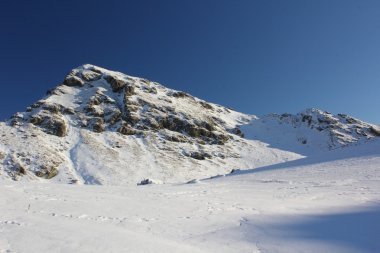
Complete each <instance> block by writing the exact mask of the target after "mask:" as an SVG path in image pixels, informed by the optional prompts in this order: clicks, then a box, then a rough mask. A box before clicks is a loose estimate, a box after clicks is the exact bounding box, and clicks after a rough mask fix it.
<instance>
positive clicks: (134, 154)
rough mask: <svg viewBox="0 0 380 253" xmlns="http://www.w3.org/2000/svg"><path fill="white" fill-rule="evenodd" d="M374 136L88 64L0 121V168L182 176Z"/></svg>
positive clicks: (329, 119)
mask: <svg viewBox="0 0 380 253" xmlns="http://www.w3.org/2000/svg"><path fill="white" fill-rule="evenodd" d="M244 135H245V136H244ZM379 135H380V130H379V129H378V127H377V126H375V125H371V124H368V123H365V122H362V121H360V120H357V119H355V118H352V117H350V116H347V115H343V114H338V115H332V114H330V113H328V112H324V111H321V110H318V109H307V110H305V111H303V112H300V113H298V114H296V115H292V114H281V115H278V114H271V115H268V116H264V117H262V118H257V117H256V116H253V115H247V114H243V113H239V112H236V111H233V110H231V109H228V108H225V107H223V106H220V105H217V104H213V103H208V102H206V101H204V100H201V99H199V98H196V97H193V96H191V95H189V94H187V93H186V92H182V91H176V90H173V89H169V88H167V87H164V86H162V85H160V84H159V83H157V82H153V81H150V80H147V79H144V78H139V77H133V76H129V75H125V74H123V73H120V72H115V71H110V70H107V69H104V68H100V67H97V66H94V65H90V64H85V65H82V66H80V67H77V68H75V69H73V70H71V71H70V72H69V74H68V75H67V76H66V77H65V78H64V80H63V82H62V83H61V84H60V85H58V86H57V87H55V88H53V89H51V90H49V91H48V92H47V94H46V96H45V97H44V98H43V99H41V100H39V101H37V102H36V103H34V104H32V105H31V106H29V107H27V108H26V111H25V112H21V113H16V114H15V115H14V116H13V117H12V118H11V119H10V120H9V121H7V122H4V123H3V122H0V167H2V168H3V170H0V177H7V178H12V179H14V180H22V179H25V180H26V179H28V180H29V179H30V180H35V179H39V178H44V179H53V178H54V179H53V180H55V181H57V182H64V183H84V184H112V185H120V184H128V183H133V184H136V183H139V184H145V183H146V182H179V181H180V182H184V181H186V180H190V179H194V178H204V177H209V176H214V175H217V174H225V173H228V172H230V171H231V170H232V169H237V168H252V167H256V166H265V165H270V164H274V163H280V162H286V161H289V160H294V159H298V158H300V157H303V155H305V154H309V153H311V152H308V150H312V152H314V153H315V152H324V151H326V149H327V150H329V149H333V148H337V147H341V146H344V145H348V144H350V143H356V142H359V141H361V140H368V139H371V138H374V137H375V136H379Z"/></svg>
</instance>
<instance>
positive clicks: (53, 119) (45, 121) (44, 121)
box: [30, 114, 68, 137]
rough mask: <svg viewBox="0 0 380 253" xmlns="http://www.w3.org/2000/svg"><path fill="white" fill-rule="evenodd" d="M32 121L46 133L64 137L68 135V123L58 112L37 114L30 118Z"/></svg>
mask: <svg viewBox="0 0 380 253" xmlns="http://www.w3.org/2000/svg"><path fill="white" fill-rule="evenodd" d="M30 123H32V124H33V125H36V126H39V127H41V128H42V129H43V130H45V132H46V133H48V134H52V135H56V136H59V137H63V136H66V135H67V129H68V128H67V124H66V122H65V120H64V119H62V118H61V117H60V116H59V115H56V114H43V115H36V116H33V117H32V118H31V119H30Z"/></svg>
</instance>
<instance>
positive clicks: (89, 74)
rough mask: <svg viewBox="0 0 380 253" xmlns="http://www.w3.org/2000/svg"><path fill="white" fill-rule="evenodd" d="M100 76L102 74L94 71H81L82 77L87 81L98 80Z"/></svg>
mask: <svg viewBox="0 0 380 253" xmlns="http://www.w3.org/2000/svg"><path fill="white" fill-rule="evenodd" d="M101 77H102V74H100V73H97V72H94V71H92V70H83V71H82V78H83V79H84V80H85V81H87V82H92V81H96V80H99V79H100V78H101Z"/></svg>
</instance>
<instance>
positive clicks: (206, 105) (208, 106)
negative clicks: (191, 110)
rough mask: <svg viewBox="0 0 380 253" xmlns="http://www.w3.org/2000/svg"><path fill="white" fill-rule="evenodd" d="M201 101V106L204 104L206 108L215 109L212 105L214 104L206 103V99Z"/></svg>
mask: <svg viewBox="0 0 380 253" xmlns="http://www.w3.org/2000/svg"><path fill="white" fill-rule="evenodd" d="M199 103H200V104H201V106H203V107H204V108H206V109H209V110H212V109H214V107H212V105H210V104H209V103H206V102H204V101H199Z"/></svg>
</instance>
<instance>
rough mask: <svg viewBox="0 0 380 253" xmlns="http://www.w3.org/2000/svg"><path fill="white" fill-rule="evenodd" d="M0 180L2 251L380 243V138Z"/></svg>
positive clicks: (314, 248)
mask: <svg viewBox="0 0 380 253" xmlns="http://www.w3.org/2000/svg"><path fill="white" fill-rule="evenodd" d="M47 182H48V181H44V182H43V183H42V182H39V183H38V182H10V181H3V182H2V183H1V186H0V191H1V197H0V213H1V217H0V252H31V253H33V252H62V253H63V252H144V253H147V252H233V253H235V252H250V253H252V252H261V253H275V252H281V253H285V252H291V253H293V252H315V253H319V252H334V253H340V252H342V253H347V252H348V253H354V252H355V253H356V252H357V253H359V252H360V253H369V252H373V253H376V252H379V250H380V243H379V240H378V238H379V235H380V142H379V141H378V140H376V141H372V142H369V143H367V144H366V145H358V146H354V147H348V148H345V149H341V150H334V151H331V152H330V153H329V154H327V155H321V156H315V157H309V158H304V159H300V160H297V161H291V162H285V163H281V164H277V165H272V166H267V167H262V168H256V169H252V170H247V171H242V172H236V173H233V174H231V175H229V176H222V177H217V178H214V179H207V180H200V181H195V182H194V183H192V184H165V185H145V186H99V185H93V186H89V185H65V184H52V183H47Z"/></svg>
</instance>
